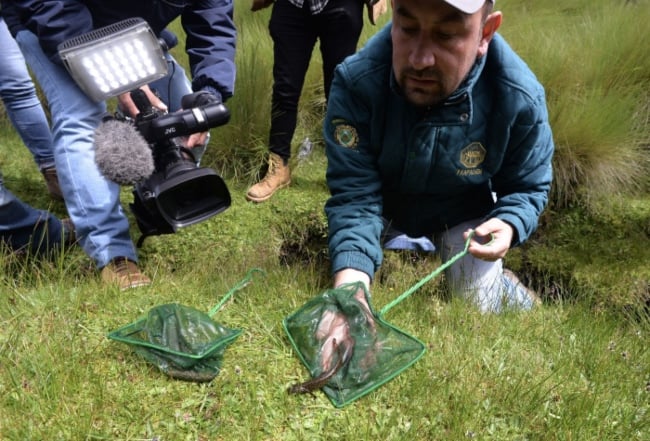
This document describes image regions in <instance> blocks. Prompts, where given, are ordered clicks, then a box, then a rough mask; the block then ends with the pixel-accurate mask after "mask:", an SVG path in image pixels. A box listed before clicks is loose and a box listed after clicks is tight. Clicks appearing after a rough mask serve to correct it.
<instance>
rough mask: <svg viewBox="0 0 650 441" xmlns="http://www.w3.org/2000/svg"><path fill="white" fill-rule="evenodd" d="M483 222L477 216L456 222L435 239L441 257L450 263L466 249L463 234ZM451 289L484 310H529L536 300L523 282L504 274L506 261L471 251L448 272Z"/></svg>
mask: <svg viewBox="0 0 650 441" xmlns="http://www.w3.org/2000/svg"><path fill="white" fill-rule="evenodd" d="M480 223H481V222H480V220H478V219H476V220H473V221H469V222H463V223H461V224H459V225H456V226H454V227H452V228H450V229H449V230H447V231H445V232H444V233H442V234H440V235H439V237H435V238H434V242H435V245H436V248H437V249H438V250H440V258H441V259H442V261H443V262H446V261H447V260H449V259H450V258H452V257H454V256H455V255H456V254H457V253H459V252H461V251H463V249H464V248H465V242H466V241H465V239H464V238H463V233H464V232H465V231H467V230H469V229H470V228H475V227H476V226H477V225H479V224H480ZM445 277H446V280H447V284H448V286H449V288H450V290H451V292H452V293H453V294H455V295H458V296H461V297H463V298H465V299H467V300H468V301H470V302H472V303H474V304H475V305H476V306H477V307H478V308H479V309H480V310H481V311H482V312H501V311H502V310H504V309H506V308H508V309H520V310H527V309H531V308H532V307H533V305H534V304H533V299H532V298H531V297H530V296H529V295H528V294H527V293H526V289H525V287H524V286H522V285H521V284H518V285H513V284H512V283H511V282H510V280H509V279H508V278H506V277H505V276H504V275H503V260H502V259H498V260H496V261H494V262H488V261H486V260H481V259H477V258H476V257H474V256H472V255H471V254H469V253H467V254H466V255H465V256H464V257H462V258H461V259H460V260H458V261H457V262H456V263H455V264H453V265H451V266H450V267H449V268H448V269H447V270H446V271H445Z"/></svg>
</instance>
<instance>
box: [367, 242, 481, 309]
mask: <svg viewBox="0 0 650 441" xmlns="http://www.w3.org/2000/svg"><path fill="white" fill-rule="evenodd" d="M474 234H475V231H474V230H471V231H470V232H469V236H467V240H466V241H465V248H464V249H463V250H462V251H461V252H459V253H458V254H456V255H455V256H453V257H452V258H451V259H449V260H447V261H446V262H445V263H443V264H442V265H440V266H439V267H438V268H436V269H435V270H434V271H432V272H431V273H430V274H429V275H427V276H424V278H422V279H421V280H420V281H419V282H417V283H416V284H415V285H413V286H411V287H410V288H409V289H407V290H406V291H404V293H402V294H401V295H400V296H399V297H397V298H396V299H395V300H393V301H392V302H390V303H389V304H387V305H386V306H384V307H383V308H382V309H381V311H379V316H383V315H384V314H386V313H387V312H388V311H389V310H390V309H391V308H392V307H393V306H395V305H397V304H398V303H400V302H401V301H402V300H404V299H405V298H407V297H408V296H410V295H411V294H413V293H414V292H415V291H417V290H418V289H420V287H421V286H422V285H424V284H425V283H427V282H428V281H429V280H431V279H433V278H434V277H437V276H438V275H439V274H440V273H441V272H443V271H444V270H446V269H447V268H449V267H450V266H451V265H453V264H454V263H456V261H458V260H459V259H462V258H463V257H465V255H466V254H467V250H468V249H469V243H470V242H471V240H472V237H474ZM492 240H494V237H492ZM492 240H490V242H488V244H489V243H491V242H492Z"/></svg>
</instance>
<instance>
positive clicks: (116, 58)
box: [57, 17, 230, 247]
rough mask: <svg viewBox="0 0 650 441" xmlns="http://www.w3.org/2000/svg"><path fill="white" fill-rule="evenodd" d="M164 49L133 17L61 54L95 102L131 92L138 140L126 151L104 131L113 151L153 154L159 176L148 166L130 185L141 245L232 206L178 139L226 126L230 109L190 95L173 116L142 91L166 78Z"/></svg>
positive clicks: (67, 45)
mask: <svg viewBox="0 0 650 441" xmlns="http://www.w3.org/2000/svg"><path fill="white" fill-rule="evenodd" d="M163 47H164V44H163V43H162V42H161V41H160V40H159V39H158V37H157V36H156V35H155V33H154V32H153V31H152V29H151V27H150V26H149V25H148V24H147V22H146V21H145V20H143V19H142V18H139V17H134V18H129V19H126V20H123V21H121V22H117V23H114V24H112V25H109V26H105V27H103V28H99V29H95V30H93V31H91V32H88V33H86V34H82V35H79V36H77V37H74V38H71V39H69V40H66V41H64V42H63V43H61V44H60V45H59V46H58V48H57V49H58V53H59V56H60V57H61V60H62V62H63V64H64V66H65V67H66V69H67V70H68V72H69V73H70V75H71V76H72V78H73V79H74V80H75V82H76V83H77V85H78V86H79V87H80V88H81V89H82V90H83V91H84V92H85V93H86V95H87V96H88V97H89V98H90V99H92V100H94V101H96V102H100V101H102V100H105V99H107V98H110V97H115V96H118V95H120V94H122V93H125V92H130V95H131V97H132V99H133V101H134V103H135V104H136V106H137V107H138V109H139V110H140V114H139V115H138V116H137V117H136V118H135V120H134V121H133V120H131V121H130V122H129V123H135V126H136V128H137V130H135V129H133V127H132V126H130V125H125V126H123V130H124V131H125V133H126V134H127V138H129V137H130V138H129V139H131V140H132V142H128V141H127V142H125V143H126V144H127V145H123V144H124V143H121V142H117V141H116V140H117V139H118V138H117V136H113V134H112V133H104V135H105V138H106V141H107V144H108V145H107V147H108V148H109V150H110V149H111V148H112V149H114V150H116V151H117V152H118V153H119V152H120V150H124V151H125V154H126V152H127V151H130V150H129V149H127V148H126V147H135V149H136V150H138V149H139V150H140V151H141V152H142V153H144V154H145V156H147V159H148V163H149V164H150V162H151V158H150V157H148V155H149V148H150V149H151V153H152V156H153V162H154V171H153V173H152V174H151V175H150V174H149V171H150V167H149V168H148V169H147V172H146V174H144V175H143V176H141V177H139V178H138V179H137V180H134V181H133V182H130V183H133V184H134V189H133V196H134V201H133V203H132V204H130V207H131V210H132V211H133V213H134V215H135V218H136V221H137V223H138V227H139V228H140V231H141V232H142V236H141V237H140V239H139V240H138V244H137V246H138V247H140V246H141V245H142V242H143V241H144V239H145V238H146V237H147V236H152V235H158V234H169V233H174V232H176V230H177V229H178V228H182V227H185V226H188V225H192V224H195V223H197V222H201V221H203V220H206V219H208V218H209V217H211V216H214V215H216V214H219V213H221V212H222V211H223V210H225V209H226V208H228V207H229V206H230V193H229V192H228V188H227V187H226V184H225V183H224V181H223V179H221V177H220V176H219V175H218V174H217V173H216V172H215V171H214V170H212V169H209V168H203V167H199V166H198V165H197V163H196V161H195V160H194V155H193V154H192V152H191V150H189V149H187V148H185V147H184V146H183V145H182V144H181V142H180V140H179V137H181V136H187V135H191V134H193V133H199V132H204V131H207V130H208V129H210V128H213V127H217V126H220V125H222V124H225V123H227V122H228V121H229V119H230V112H229V111H228V109H227V108H226V107H225V106H224V105H223V104H222V103H220V102H218V101H217V99H216V97H214V96H213V95H212V94H210V93H209V92H197V93H193V94H190V95H186V96H185V97H183V100H182V107H183V109H186V110H183V111H180V112H174V113H170V114H168V113H165V112H162V111H160V110H158V109H156V108H155V107H153V106H152V105H151V103H150V102H149V100H148V98H147V96H146V95H145V94H144V92H142V91H141V90H140V89H139V87H141V86H143V85H145V84H149V83H151V82H152V81H154V80H157V79H159V78H162V77H164V76H165V75H166V74H167V62H166V59H165V56H164V52H163ZM118 119H119V118H118ZM121 119H122V120H126V119H128V118H125V117H122V118H121ZM129 130H130V131H131V132H133V134H134V135H135V136H131V135H130V134H129V133H130V132H129ZM98 131H99V129H98ZM97 135H98V133H97V132H96V139H97ZM140 135H142V136H140ZM142 138H144V140H143V139H142ZM123 147H124V148H123ZM118 156H119V154H118ZM129 159H130V158H129V157H128V156H127V157H126V158H125V159H123V160H115V159H110V160H109V161H108V164H107V168H108V170H105V169H104V170H102V168H101V167H100V171H102V173H104V174H105V175H106V173H105V171H109V172H117V174H118V175H119V174H120V173H119V172H120V167H121V166H122V164H124V162H125V161H129ZM134 162H137V161H134ZM98 165H99V164H98ZM115 169H117V170H115ZM136 174H140V172H137V173H136Z"/></svg>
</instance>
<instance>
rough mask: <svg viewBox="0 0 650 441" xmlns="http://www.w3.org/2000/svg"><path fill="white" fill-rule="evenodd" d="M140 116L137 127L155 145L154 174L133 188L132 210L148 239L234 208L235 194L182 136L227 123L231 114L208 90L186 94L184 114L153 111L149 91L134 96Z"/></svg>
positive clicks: (139, 244) (151, 144)
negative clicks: (198, 159) (202, 163)
mask: <svg viewBox="0 0 650 441" xmlns="http://www.w3.org/2000/svg"><path fill="white" fill-rule="evenodd" d="M130 94H131V98H132V99H133V102H134V103H135V105H136V106H137V108H138V110H139V111H140V113H139V114H138V116H137V117H136V119H135V125H136V127H137V129H138V131H139V132H140V134H141V135H142V136H143V137H144V138H145V140H146V141H147V142H148V143H149V144H150V146H151V150H152V154H153V159H154V166H155V169H154V172H153V174H152V175H151V176H150V177H149V178H147V179H145V180H144V181H142V182H139V183H137V184H135V186H134V188H133V198H134V200H133V203H132V204H130V208H131V211H132V212H133V214H134V215H135V218H136V221H137V224H138V227H139V228H140V231H141V232H142V236H141V237H140V239H139V240H138V244H137V245H138V247H139V246H141V245H142V242H143V241H144V239H145V238H146V237H147V236H153V235H159V234H170V233H175V232H176V231H177V230H178V229H179V228H182V227H186V226H188V225H192V224H195V223H197V222H201V221H204V220H206V219H208V218H210V217H212V216H214V215H217V214H219V213H221V212H222V211H224V210H225V209H226V208H228V207H229V206H230V202H231V200H230V193H229V191H228V188H227V187H226V184H225V182H224V181H223V179H222V178H221V177H220V176H219V175H218V174H217V173H216V172H215V171H214V170H212V169H210V168H205V167H199V166H197V164H196V160H195V158H194V155H193V154H192V151H191V150H190V149H188V148H186V147H184V146H183V145H182V144H181V142H180V140H179V139H178V137H181V136H186V135H191V134H193V133H198V132H203V131H206V130H208V129H209V128H213V127H217V126H220V125H223V124H226V123H227V122H228V121H229V120H230V112H229V111H228V109H227V108H226V107H225V106H224V105H223V104H222V103H220V102H217V101H216V99H214V97H213V96H212V95H211V94H210V93H208V92H196V93H193V94H191V95H186V96H184V97H183V100H182V107H183V108H184V109H188V110H183V111H181V112H175V113H171V114H167V113H164V112H162V111H160V110H159V109H157V108H155V107H153V106H152V105H151V103H150V102H149V100H148V98H147V96H146V95H145V93H144V92H143V91H142V90H140V89H136V90H133V91H131V92H130Z"/></svg>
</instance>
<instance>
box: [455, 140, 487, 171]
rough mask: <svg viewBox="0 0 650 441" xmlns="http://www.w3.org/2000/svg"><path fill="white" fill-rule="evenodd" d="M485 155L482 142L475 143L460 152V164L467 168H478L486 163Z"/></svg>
mask: <svg viewBox="0 0 650 441" xmlns="http://www.w3.org/2000/svg"><path fill="white" fill-rule="evenodd" d="M485 153H486V152H485V148H484V147H483V146H482V145H481V143H480V142H473V143H471V144H470V145H468V146H467V147H465V148H464V149H462V150H461V151H460V162H461V164H463V165H464V166H465V168H477V167H478V166H479V165H481V164H482V163H483V161H485Z"/></svg>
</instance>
